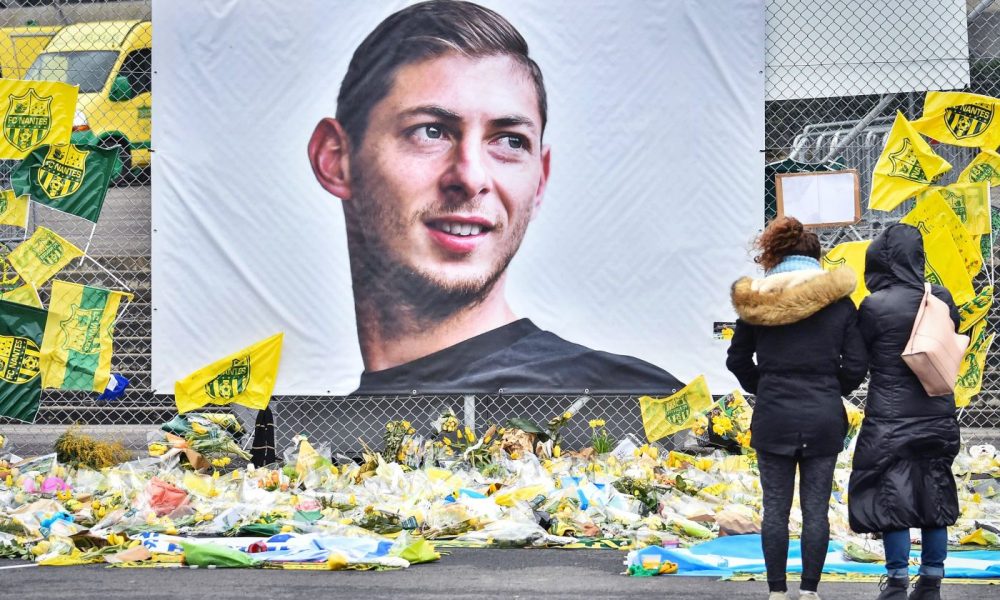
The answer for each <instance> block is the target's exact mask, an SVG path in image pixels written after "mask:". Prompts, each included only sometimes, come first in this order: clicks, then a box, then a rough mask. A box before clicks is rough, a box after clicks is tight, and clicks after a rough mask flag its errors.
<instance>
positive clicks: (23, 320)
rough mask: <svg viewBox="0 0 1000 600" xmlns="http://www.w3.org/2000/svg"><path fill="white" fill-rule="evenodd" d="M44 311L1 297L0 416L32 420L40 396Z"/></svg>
mask: <svg viewBox="0 0 1000 600" xmlns="http://www.w3.org/2000/svg"><path fill="white" fill-rule="evenodd" d="M46 316H47V315H46V312H45V311H44V310H41V309H39V308H34V307H31V306H25V305H24V304H17V303H15V302H7V301H6V300H0V415H2V416H4V417H10V418H12V419H18V420H21V421H26V422H29V423H33V422H34V421H35V415H36V414H38V404H39V401H40V400H41V397H42V378H41V377H40V375H39V373H40V364H41V354H40V352H41V347H42V333H43V332H44V331H45V318H46Z"/></svg>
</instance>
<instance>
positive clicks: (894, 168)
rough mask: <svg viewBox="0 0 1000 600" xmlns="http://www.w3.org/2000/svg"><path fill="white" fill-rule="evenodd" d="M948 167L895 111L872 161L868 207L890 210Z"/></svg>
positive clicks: (932, 180) (925, 185) (927, 184)
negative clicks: (874, 159)
mask: <svg viewBox="0 0 1000 600" xmlns="http://www.w3.org/2000/svg"><path fill="white" fill-rule="evenodd" d="M949 170H951V165H950V164H948V161H946V160H945V159H943V158H941V157H940V156H938V155H937V154H934V151H933V150H931V147H930V146H929V145H928V144H927V142H926V141H924V138H922V137H920V134H919V133H917V132H916V130H915V129H913V126H912V125H910V122H909V121H907V120H906V117H904V116H903V113H900V112H897V113H896V120H895V121H894V122H893V124H892V129H891V130H890V131H889V139H887V140H886V142H885V148H883V149H882V154H881V156H879V157H878V162H876V163H875V172H874V173H873V174H872V194H871V197H869V198H868V208H871V209H873V210H892V209H893V208H896V207H897V206H898V205H899V204H900V203H901V202H902V201H903V200H906V199H907V198H910V197H912V196H915V195H916V194H917V193H918V192H921V191H923V190H924V189H926V188H927V186H929V185H930V184H931V183H933V182H934V181H935V179H937V176H938V175H940V174H941V173H944V172H946V171H949Z"/></svg>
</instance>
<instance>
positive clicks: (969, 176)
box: [957, 148, 1000, 187]
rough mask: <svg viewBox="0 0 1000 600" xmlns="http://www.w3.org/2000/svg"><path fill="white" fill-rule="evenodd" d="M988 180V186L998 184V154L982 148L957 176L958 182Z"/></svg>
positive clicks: (999, 159) (999, 172) (999, 177)
mask: <svg viewBox="0 0 1000 600" xmlns="http://www.w3.org/2000/svg"><path fill="white" fill-rule="evenodd" d="M979 181H988V182H989V184H990V187H996V186H998V185H1000V154H997V153H996V152H994V151H992V150H988V149H986V148H983V149H982V150H980V151H979V154H977V155H976V158H974V159H972V162H970V163H969V166H967V167H965V170H964V171H962V173H961V174H960V175H959V176H958V180H957V182H958V183H977V182H979Z"/></svg>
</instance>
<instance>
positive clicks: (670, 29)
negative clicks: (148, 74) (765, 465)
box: [152, 0, 764, 395]
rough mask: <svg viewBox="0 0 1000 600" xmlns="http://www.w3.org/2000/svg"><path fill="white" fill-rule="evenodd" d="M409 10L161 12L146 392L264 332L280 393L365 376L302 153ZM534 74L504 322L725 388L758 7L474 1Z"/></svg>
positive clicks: (339, 257)
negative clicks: (528, 190) (527, 199)
mask: <svg viewBox="0 0 1000 600" xmlns="http://www.w3.org/2000/svg"><path fill="white" fill-rule="evenodd" d="M406 4H408V3H407V2H399V1H397V2H366V1H362V0H355V1H338V2H334V1H330V0H308V1H306V0H299V1H296V2H273V1H268V0H242V1H234V0H230V1H226V2H204V1H203V0H169V1H168V0H155V1H154V4H153V23H154V29H155V44H156V51H155V52H154V59H153V60H154V63H153V69H154V75H153V78H154V86H155V88H156V107H155V112H154V123H153V127H154V129H153V147H154V149H155V153H156V154H155V156H156V165H155V169H154V171H153V182H152V184H153V230H154V232H153V281H154V286H153V306H154V312H153V386H154V389H155V390H156V391H157V393H173V382H174V381H175V380H177V379H179V378H181V377H183V376H185V375H187V374H188V373H190V372H192V371H194V370H195V369H197V368H199V367H200V366H203V365H204V364H206V363H208V362H210V361H211V360H214V359H217V358H219V357H221V356H223V355H225V354H228V353H231V352H234V351H236V350H238V349H240V348H242V347H244V346H246V345H249V344H251V343H253V342H255V341H257V340H260V339H262V338H264V337H266V336H268V335H271V334H273V333H275V332H277V331H284V332H285V347H284V352H283V357H282V364H281V371H280V374H279V378H278V383H277V387H276V389H275V393H276V394H295V395H324V394H338V395H339V394H345V393H349V392H350V391H352V390H353V389H355V387H356V386H357V383H358V375H359V374H360V372H361V371H362V363H361V356H360V353H359V351H358V342H357V335H356V329H355V322H354V308H353V298H352V295H351V278H350V273H349V270H348V262H347V247H346V237H345V231H344V221H343V211H342V209H341V206H340V202H341V201H340V200H338V199H337V198H334V197H333V196H331V195H330V194H328V193H327V192H326V191H324V190H323V189H322V188H320V186H319V185H318V184H317V183H316V181H315V179H314V177H313V174H312V171H311V169H310V166H309V161H308V159H307V156H306V143H307V141H308V139H309V136H310V134H311V133H312V130H313V127H314V126H315V125H316V123H317V121H319V120H320V119H321V118H323V117H326V116H333V114H334V112H335V109H336V101H337V92H338V88H339V86H340V81H341V79H342V78H343V75H344V72H345V71H346V69H347V64H348V61H349V60H350V58H351V55H352V53H353V52H354V49H355V48H356V47H357V45H358V44H359V43H360V41H361V40H362V39H363V38H364V37H365V36H366V35H367V34H368V33H369V32H370V31H371V30H372V29H373V28H374V27H375V25H376V24H378V23H379V22H380V21H381V20H382V19H383V18H384V17H386V16H387V15H389V14H390V13H392V12H394V11H395V10H398V9H399V8H401V7H403V6H405V5H406ZM482 4H484V5H486V6H489V7H491V8H493V9H495V10H497V11H498V12H499V13H501V14H502V15H504V16H505V17H506V18H507V19H509V20H510V21H511V22H512V23H513V24H514V25H515V26H516V27H517V28H518V29H519V30H520V31H521V33H522V34H523V35H524V37H525V38H526V39H527V41H528V44H529V47H530V49H531V55H532V57H533V58H534V59H535V61H536V62H537V63H538V64H539V65H540V67H541V69H542V72H543V74H544V76H545V82H546V87H547V90H548V96H549V124H548V128H547V130H546V133H545V142H546V143H548V144H550V145H551V147H552V171H551V178H550V180H549V186H548V189H547V192H546V194H545V200H544V203H543V205H542V209H541V212H540V214H539V215H538V216H537V217H536V219H535V220H534V222H533V223H532V224H531V226H530V227H529V228H528V233H527V236H526V238H525V241H524V244H523V245H522V247H521V250H520V251H519V252H518V254H517V256H516V257H515V259H514V261H513V262H512V264H511V266H510V269H509V281H508V288H507V290H508V291H507V297H508V298H509V299H510V301H511V305H512V307H513V309H514V311H515V312H516V313H517V314H518V316H526V317H530V318H531V319H532V320H533V321H534V322H535V323H536V324H537V325H539V326H540V327H541V328H543V329H548V330H550V331H553V332H555V333H557V334H558V335H560V336H562V337H564V338H566V339H569V340H570V341H574V342H578V343H581V344H584V345H586V346H589V347H591V348H596V349H600V350H606V351H609V352H614V353H620V354H629V355H632V356H637V357H639V358H642V359H644V360H647V361H649V362H652V363H654V364H656V365H658V366H661V367H663V368H665V369H667V370H668V371H670V372H671V373H673V374H674V375H676V376H677V377H679V378H680V379H682V380H685V381H687V380H689V379H691V378H693V377H695V376H696V375H698V374H700V373H705V374H706V375H707V376H708V379H709V382H710V384H711V386H712V390H713V392H714V393H724V392H726V391H728V390H729V389H732V387H734V385H735V380H734V379H733V378H732V377H731V376H730V375H729V374H728V372H727V371H726V369H725V364H724V361H725V350H726V348H727V346H728V342H725V341H720V340H716V339H714V338H713V332H712V327H713V322H715V321H729V320H733V319H734V318H735V317H734V314H733V311H732V308H731V306H730V303H729V286H730V284H731V283H732V281H733V280H734V279H736V278H737V277H739V276H740V275H742V274H747V273H750V272H751V271H752V269H751V266H752V264H751V263H750V262H749V259H748V252H747V249H748V242H749V240H750V238H751V237H752V236H753V235H754V234H755V233H756V232H757V231H758V230H759V228H760V226H761V222H762V212H763V163H764V160H763V153H762V151H761V150H762V148H763V139H764V115H763V112H764V75H763V71H764V3H763V0H727V1H726V2H697V1H683V0H659V1H651V2H643V3H638V2H636V3H624V4H623V3H620V2H614V1H611V0H608V1H591V2H583V3H581V2H578V1H576V0H559V1H548V2H526V1H514V0H506V1H499V0H498V1H485V2H482Z"/></svg>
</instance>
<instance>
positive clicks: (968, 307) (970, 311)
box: [958, 285, 993, 333]
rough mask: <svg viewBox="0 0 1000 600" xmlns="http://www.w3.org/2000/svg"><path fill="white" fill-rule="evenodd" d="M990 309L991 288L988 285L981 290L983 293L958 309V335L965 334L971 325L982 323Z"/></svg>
mask: <svg viewBox="0 0 1000 600" xmlns="http://www.w3.org/2000/svg"><path fill="white" fill-rule="evenodd" d="M992 307H993V286H992V285H988V286H986V287H984V288H983V291H981V292H979V293H978V294H976V297H975V298H973V299H972V300H969V301H968V302H966V303H965V304H962V305H960V306H959V307H958V316H959V318H960V319H961V323H960V324H959V326H958V331H959V333H965V332H966V331H968V330H969V329H971V328H972V326H973V325H975V324H976V323H978V322H980V321H982V320H983V317H985V316H986V314H987V313H989V312H990V308H992Z"/></svg>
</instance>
